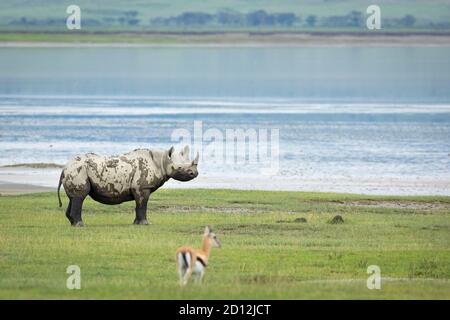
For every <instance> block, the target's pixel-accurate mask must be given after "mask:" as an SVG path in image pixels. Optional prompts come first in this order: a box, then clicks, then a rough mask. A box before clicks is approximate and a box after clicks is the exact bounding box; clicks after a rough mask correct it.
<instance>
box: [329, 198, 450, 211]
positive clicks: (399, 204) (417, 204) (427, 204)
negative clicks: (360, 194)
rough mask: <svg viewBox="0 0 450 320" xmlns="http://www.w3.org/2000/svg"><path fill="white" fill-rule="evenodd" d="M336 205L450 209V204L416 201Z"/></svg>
mask: <svg viewBox="0 0 450 320" xmlns="http://www.w3.org/2000/svg"><path fill="white" fill-rule="evenodd" d="M335 204H337V205H340V206H349V207H382V208H391V209H416V210H430V209H450V203H443V202H433V203H431V202H415V201H396V200H394V201H387V200H360V201H358V200H355V201H339V202H335Z"/></svg>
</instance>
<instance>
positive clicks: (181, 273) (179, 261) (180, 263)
mask: <svg viewBox="0 0 450 320" xmlns="http://www.w3.org/2000/svg"><path fill="white" fill-rule="evenodd" d="M177 271H178V276H179V277H180V286H183V277H184V274H185V273H186V266H185V265H184V261H183V254H182V253H179V254H178V255H177Z"/></svg>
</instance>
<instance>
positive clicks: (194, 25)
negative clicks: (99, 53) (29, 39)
mask: <svg viewBox="0 0 450 320" xmlns="http://www.w3.org/2000/svg"><path fill="white" fill-rule="evenodd" d="M74 3H76V4H77V5H78V6H80V8H81V10H82V31H85V32H90V31H92V32H94V31H111V32H114V31H152V30H154V31H165V30H166V31H183V30H189V31H193V30H199V31H230V30H231V31H233V30H237V31H239V30H263V31H270V30H275V31H277V30H278V31H280V30H281V31H284V30H293V31H298V30H304V29H305V28H309V29H311V28H317V29H323V28H325V29H327V30H333V29H335V30H339V29H342V28H346V29H348V28H354V29H361V28H364V25H365V17H366V12H365V11H366V8H367V6H369V5H371V4H373V1H366V0H299V1H295V0H246V1H245V0H189V1H186V0H171V1H167V0H147V1H144V0H129V1H122V0H121V1H119V0H77V1H73V0H32V1H31V0H28V1H27V0H2V1H1V2H0V31H27V32H41V31H49V30H56V31H58V30H64V29H65V20H66V18H67V16H68V15H67V14H66V8H67V6H69V5H71V4H74ZM376 4H377V5H379V6H380V8H381V16H382V27H383V28H384V29H385V30H387V31H389V30H390V29H392V30H394V29H399V28H402V29H404V28H411V29H419V30H420V29H427V30H429V29H433V30H450V1H448V0H396V1H392V0H377V1H376Z"/></svg>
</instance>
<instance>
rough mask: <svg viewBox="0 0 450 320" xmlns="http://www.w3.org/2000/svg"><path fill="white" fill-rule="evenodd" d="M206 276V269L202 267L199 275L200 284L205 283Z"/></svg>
mask: <svg viewBox="0 0 450 320" xmlns="http://www.w3.org/2000/svg"><path fill="white" fill-rule="evenodd" d="M204 276H205V269H202V271H201V272H200V275H199V282H200V284H202V283H203V277H204Z"/></svg>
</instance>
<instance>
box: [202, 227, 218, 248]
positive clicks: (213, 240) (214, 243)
mask: <svg viewBox="0 0 450 320" xmlns="http://www.w3.org/2000/svg"><path fill="white" fill-rule="evenodd" d="M203 236H204V237H207V239H208V241H209V245H210V246H211V247H215V248H220V247H222V244H221V243H220V240H219V238H217V236H216V234H215V233H214V232H213V231H212V230H211V228H210V227H208V226H207V227H206V228H205V233H204V235H203Z"/></svg>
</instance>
